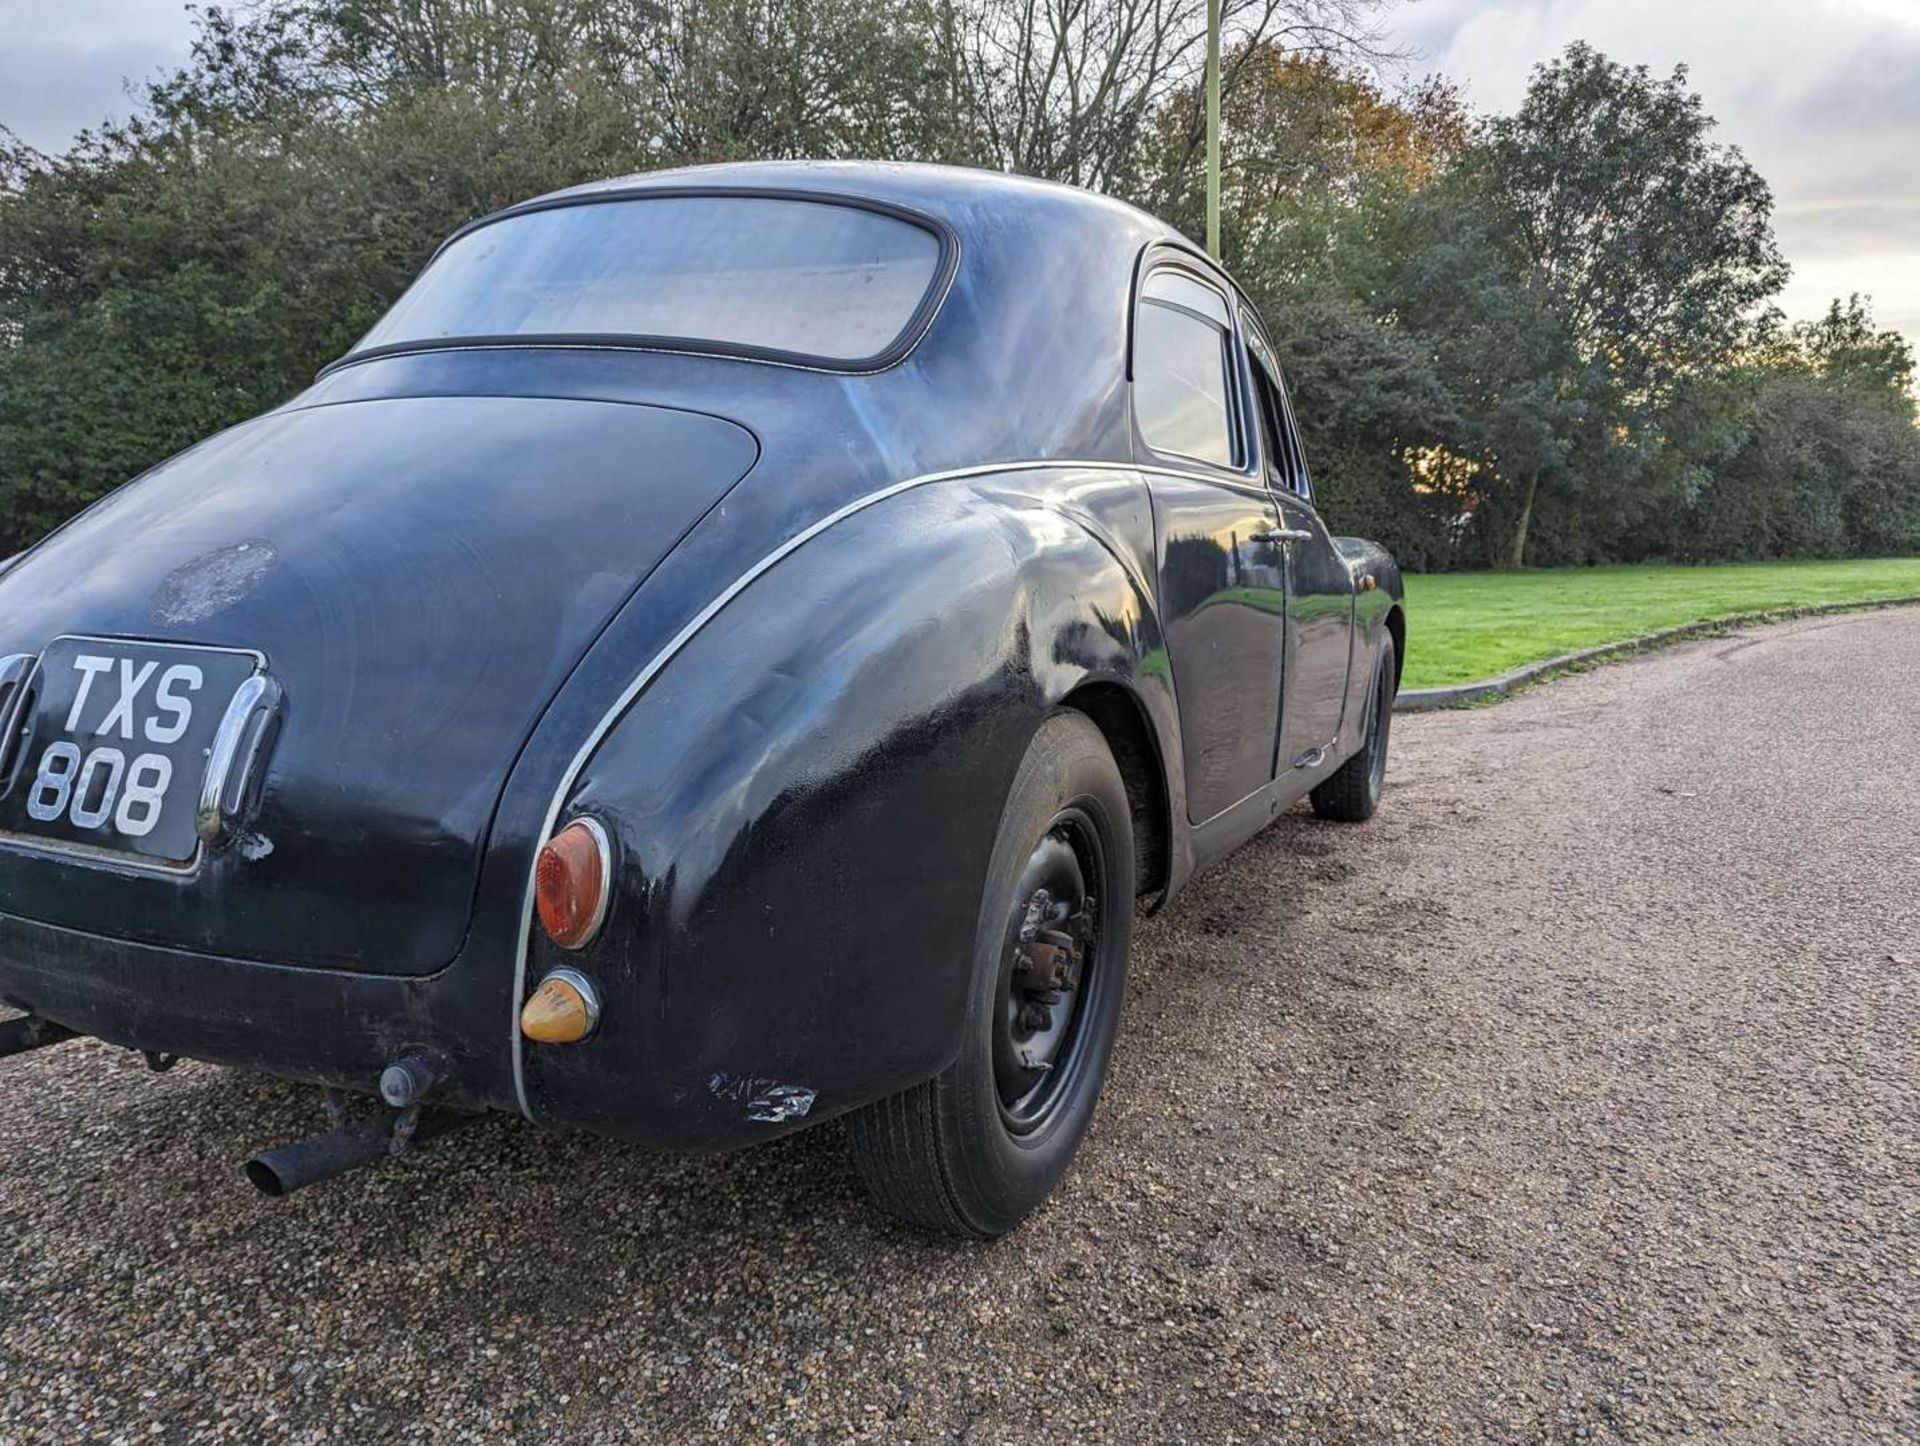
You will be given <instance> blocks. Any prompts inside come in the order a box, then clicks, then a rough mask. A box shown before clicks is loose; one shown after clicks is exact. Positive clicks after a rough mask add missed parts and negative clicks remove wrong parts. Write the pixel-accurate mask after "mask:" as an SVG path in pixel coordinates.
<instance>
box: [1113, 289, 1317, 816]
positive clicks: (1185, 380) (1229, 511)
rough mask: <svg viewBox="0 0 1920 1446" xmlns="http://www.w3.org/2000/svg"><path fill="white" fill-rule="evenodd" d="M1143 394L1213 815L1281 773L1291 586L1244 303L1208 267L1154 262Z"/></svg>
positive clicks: (1200, 775) (1170, 590)
mask: <svg viewBox="0 0 1920 1446" xmlns="http://www.w3.org/2000/svg"><path fill="white" fill-rule="evenodd" d="M1133 395H1134V418H1135V427H1136V433H1137V435H1136V445H1137V446H1138V447H1139V448H1140V450H1141V454H1142V457H1143V460H1144V461H1146V462H1148V463H1150V464H1151V466H1150V470H1148V471H1147V474H1146V480H1147V486H1148V491H1149V492H1150V493H1151V495H1152V497H1153V511H1154V533H1155V536H1156V538H1157V539H1158V550H1159V559H1158V560H1159V570H1160V597H1161V612H1162V620H1163V622H1164V624H1165V628H1166V635H1167V649H1168V653H1169V655H1170V661H1171V665H1172V672H1173V683H1174V691H1175V694H1176V695H1177V696H1178V698H1179V702H1180V732H1181V738H1182V744H1183V751H1184V754H1185V759H1184V763H1185V770H1186V783H1187V813H1188V817H1189V818H1190V820H1191V821H1192V822H1194V823H1203V822H1205V821H1206V820H1207V819H1209V818H1212V817H1213V816H1214V815H1215V814H1218V813H1220V812H1222V811H1223V810H1225V809H1227V808H1229V807H1231V806H1232V805H1233V804H1235V803H1238V802H1239V801H1240V800H1241V799H1243V798H1245V797H1247V796H1248V795H1249V794H1251V793H1254V792H1257V791H1258V790H1259V789H1261V788H1263V787H1265V786H1266V784H1267V783H1268V782H1269V781H1270V780H1271V779H1272V777H1273V757H1274V745H1275V740H1276V738H1277V736H1278V733H1279V726H1280V703H1281V684H1282V682H1283V679H1284V671H1283V670H1284V667H1285V662H1286V608H1287V594H1286V572H1285V553H1284V550H1283V546H1282V544H1280V543H1279V542H1278V541H1277V539H1276V537H1275V533H1276V531H1277V530H1278V528H1279V525H1280V513H1279V509H1278V507H1277V505H1276V503H1275V499H1274V497H1273V495H1272V494H1271V493H1270V492H1269V491H1268V490H1267V488H1266V486H1265V485H1264V483H1263V482H1262V481H1261V478H1260V474H1259V471H1258V461H1257V455H1256V451H1255V448H1254V446H1253V442H1252V437H1251V428H1250V425H1249V420H1248V419H1249V413H1248V410H1247V407H1246V398H1245V368H1244V362H1243V356H1242V352H1241V348H1240V342H1239V340H1238V337H1237V336H1236V334H1235V327H1234V322H1233V311H1232V308H1231V306H1230V304H1229V303H1228V300H1227V294H1226V292H1225V291H1224V290H1223V289H1222V288H1221V287H1220V286H1219V285H1217V284H1216V283H1215V281H1214V280H1213V279H1212V278H1211V277H1209V276H1207V275H1206V274H1204V273H1203V272H1202V271H1200V270H1199V268H1198V267H1197V266H1190V265H1187V264H1185V263H1184V262H1174V263H1163V264H1159V265H1155V266H1152V267H1151V268H1150V269H1149V270H1148V272H1147V274H1146V277H1145V280H1144V281H1143V282H1142V284H1141V290H1140V300H1139V305H1138V307H1137V308H1136V310H1135V314H1134V353H1133Z"/></svg>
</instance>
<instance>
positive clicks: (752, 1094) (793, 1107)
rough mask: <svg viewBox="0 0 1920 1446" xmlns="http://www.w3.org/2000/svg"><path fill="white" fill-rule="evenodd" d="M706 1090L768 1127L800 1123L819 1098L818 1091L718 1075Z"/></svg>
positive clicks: (754, 1078)
mask: <svg viewBox="0 0 1920 1446" xmlns="http://www.w3.org/2000/svg"><path fill="white" fill-rule="evenodd" d="M707 1089H708V1090H709V1091H710V1092H711V1093H712V1095H713V1097H714V1098H715V1099H719V1100H727V1101H729V1102H731V1103H733V1104H738V1105H742V1106H744V1107H745V1109H746V1114H747V1118H748V1119H750V1120H754V1121H757V1122H758V1123H760V1124H767V1125H777V1124H779V1123H780V1122H781V1121H782V1120H797V1119H801V1118H802V1117H804V1116H805V1115H806V1113H807V1111H809V1110H811V1109H812V1108H813V1102H814V1100H815V1099H817V1098H818V1097H819V1091H818V1090H810V1089H808V1088H807V1087H806V1086H805V1085H796V1084H782V1083H780V1081H778V1080H773V1079H764V1078H761V1077H760V1076H758V1075H745V1074H716V1075H715V1076H713V1078H712V1079H710V1080H708V1081H707Z"/></svg>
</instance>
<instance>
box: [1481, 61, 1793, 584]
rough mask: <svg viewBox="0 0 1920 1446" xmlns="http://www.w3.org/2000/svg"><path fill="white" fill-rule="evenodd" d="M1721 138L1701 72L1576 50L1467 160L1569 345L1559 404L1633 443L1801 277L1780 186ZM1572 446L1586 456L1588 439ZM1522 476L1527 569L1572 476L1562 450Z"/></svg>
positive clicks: (1521, 536) (1551, 382) (1516, 556)
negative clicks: (1558, 489)
mask: <svg viewBox="0 0 1920 1446" xmlns="http://www.w3.org/2000/svg"><path fill="white" fill-rule="evenodd" d="M1712 130H1713V120H1712V118H1711V117H1710V116H1709V115H1708V114H1707V113H1706V111H1705V109H1704V107H1703V106H1702V103H1701V100H1700V97H1699V96H1698V95H1696V94H1695V93H1693V92H1692V91H1691V90H1689V89H1688V88H1687V72H1686V69H1685V67H1679V68H1677V69H1675V70H1674V72H1673V73H1672V75H1671V76H1669V77H1668V78H1666V79H1665V80H1659V79H1655V78H1654V76H1653V75H1652V74H1651V73H1650V72H1649V71H1648V70H1647V68H1646V67H1645V66H1635V67H1627V66H1623V65H1619V64H1616V63H1615V62H1613V61H1610V60H1608V59H1607V58H1606V57H1605V56H1603V55H1601V54H1599V53H1598V52H1597V51H1595V50H1593V49H1592V48H1591V47H1590V46H1587V45H1583V44H1575V45H1572V46H1569V47H1568V49H1567V50H1566V52H1565V53H1564V54H1563V55H1561V56H1560V57H1559V58H1558V59H1556V60H1554V61H1552V62H1549V63H1548V64H1546V65H1543V66H1541V67H1540V68H1538V69H1537V70H1536V71H1535V72H1534V76H1533V80H1532V83H1531V84H1530V85H1529V86H1528V89H1527V94H1526V98H1525V99H1524V100H1523V101H1522V102H1521V105H1520V107H1519V109H1518V110H1517V111H1516V112H1515V113H1514V114H1513V115H1511V116H1500V117H1495V118H1493V119H1491V120H1489V121H1488V122H1487V123H1486V125H1485V127H1484V129H1483V132H1482V134H1481V136H1480V137H1479V138H1478V139H1477V141H1476V143H1475V144H1474V145H1473V146H1472V147H1470V148H1469V149H1468V152H1467V154H1466V157H1465V163H1466V165H1467V166H1468V167H1469V168H1471V170H1473V171H1474V172H1476V173H1477V174H1478V176H1479V178H1480V181H1481V185H1482V188H1483V191H1484V194H1485V195H1486V197H1487V198H1488V201H1489V203H1490V204H1491V205H1492V207H1493V208H1494V209H1493V216H1494V220H1495V221H1496V224H1497V226H1498V231H1499V239H1500V241H1501V243H1502V247H1503V250H1504V251H1505V252H1506V254H1507V255H1508V256H1509V257H1510V258H1511V260H1512V263H1513V264H1514V265H1515V266H1516V268H1518V269H1519V270H1520V271H1521V272H1522V273H1523V274H1524V275H1525V277H1526V279H1527V282H1528V284H1529V285H1530V286H1532V287H1534V288H1537V290H1538V292H1539V293H1540V295H1541V297H1542V299H1543V306H1544V309H1545V310H1546V311H1547V312H1548V313H1550V314H1551V316H1552V317H1553V320H1554V323H1555V325H1556V327H1557V329H1558V330H1559V331H1560V333H1561V334H1562V335H1563V336H1564V337H1565V338H1566V340H1567V343H1568V348H1569V350H1568V354H1567V356H1566V358H1565V359H1564V360H1563V361H1562V362H1561V363H1560V364H1559V365H1557V366H1556V367H1555V368H1554V369H1553V371H1552V373H1551V374H1549V375H1546V376H1543V377H1542V378H1540V381H1541V382H1542V383H1544V384H1546V385H1548V386H1549V387H1550V388H1551V391H1552V394H1553V399H1554V401H1555V403H1556V404H1560V405H1570V404H1572V403H1574V402H1576V401H1579V402H1581V403H1583V404H1584V411H1585V413H1586V415H1588V416H1603V415H1604V416H1606V417H1608V418H1609V419H1610V420H1612V421H1614V422H1615V423H1616V424H1617V425H1618V426H1619V427H1622V428H1624V429H1626V431H1627V433H1628V434H1629V436H1631V435H1633V434H1635V433H1637V432H1639V431H1641V430H1643V429H1646V428H1649V427H1657V425H1658V419H1659V415H1660V409H1661V407H1662V405H1663V404H1664V403H1665V402H1666V401H1667V400H1668V398H1669V397H1670V396H1671V392H1672V388H1673V386H1674V384H1675V383H1676V382H1677V381H1678V380H1679V379H1680V378H1682V377H1684V376H1687V375H1689V374H1691V373H1695V372H1699V371H1701V370H1703V369H1707V368H1711V367H1714V366H1716V365H1719V364H1721V363H1723V362H1725V361H1726V360H1728V359H1729V358H1730V357H1731V356H1733V355H1734V353H1735V352H1736V351H1737V350H1738V349H1739V348H1740V347H1741V346H1742V344H1743V343H1745V342H1746V341H1747V340H1749V338H1750V337H1751V336H1752V332H1753V322H1754V315H1755V312H1756V310H1757V308H1758V307H1759V306H1760V305H1761V303H1763V302H1764V301H1766V299H1767V298H1768V297H1770V296H1772V295H1774V294H1775V293H1776V292H1778V291H1779V289H1780V288H1781V286H1782V285H1784V284H1785V281H1786V265H1785V263H1784V262H1783V261H1782V260H1781V258H1780V253H1779V248H1778V247H1777V246H1776V245H1775V243H1774V239H1773V231H1772V219H1771V218H1772V205H1773V203H1772V196H1771V193H1770V192H1769V190H1768V188H1767V184H1766V182H1765V181H1764V180H1762V179H1761V178H1760V176H1759V174H1758V173H1757V172H1755V171H1754V169H1753V168H1752V167H1751V166H1750V165H1748V164H1747V161H1746V159H1745V158H1744V157H1743V156H1742V155H1741V154H1740V152H1739V151H1738V150H1737V149H1734V148H1732V147H1729V146H1723V145H1720V144H1718V143H1716V142H1715V141H1713V140H1712V138H1711V133H1712ZM1560 440H1561V441H1563V442H1566V443H1568V445H1567V446H1566V447H1565V448H1564V449H1563V455H1564V457H1566V458H1571V457H1572V456H1573V455H1574V448H1573V447H1572V445H1571V443H1572V441H1573V438H1571V437H1570V436H1568V435H1567V434H1566V433H1564V432H1562V433H1561V436H1560ZM1520 466H1521V467H1522V468H1523V475H1524V476H1525V478H1526V482H1525V489H1524V496H1523V500H1522V502H1521V505H1520V508H1519V512H1518V515H1517V517H1516V519H1515V521H1514V524H1513V532H1512V538H1511V544H1510V549H1509V552H1508V556H1507V561H1508V562H1509V563H1510V564H1511V565H1512V566H1515V567H1518V566H1520V565H1521V564H1522V562H1523V561H1524V560H1525V556H1526V548H1527V535H1528V531H1529V528H1530V526H1531V524H1532V520H1533V516H1534V510H1535V507H1536V505H1537V503H1538V501H1539V497H1540V495H1541V490H1542V488H1543V486H1548V487H1550V486H1552V485H1554V484H1555V483H1557V482H1561V481H1563V480H1564V479H1565V477H1566V467H1565V465H1564V463H1563V462H1557V461H1556V460H1555V459H1554V458H1553V457H1552V456H1550V455H1545V454H1536V455H1535V456H1534V457H1533V458H1531V459H1530V460H1528V461H1527V462H1525V463H1522V464H1520Z"/></svg>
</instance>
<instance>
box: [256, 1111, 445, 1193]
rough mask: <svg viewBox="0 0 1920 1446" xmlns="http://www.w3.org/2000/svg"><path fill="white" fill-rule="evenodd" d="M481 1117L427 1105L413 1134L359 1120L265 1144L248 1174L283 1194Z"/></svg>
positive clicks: (376, 1121)
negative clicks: (310, 1135) (269, 1146)
mask: <svg viewBox="0 0 1920 1446" xmlns="http://www.w3.org/2000/svg"><path fill="white" fill-rule="evenodd" d="M479 1118H480V1116H478V1115H465V1114H456V1113H455V1112H454V1111H452V1110H435V1111H432V1112H430V1113H429V1112H424V1111H423V1112H422V1113H421V1114H420V1117H419V1119H418V1121H417V1122H416V1123H415V1124H414V1126H413V1129H412V1132H411V1135H410V1136H397V1135H396V1133H395V1129H394V1126H393V1124H392V1123H391V1122H390V1121H389V1120H387V1119H385V1118H382V1117H378V1116H376V1117H374V1118H371V1119H364V1120H355V1121H354V1122H352V1123H351V1124H346V1125H342V1126H340V1128H339V1129H337V1130H328V1131H327V1133H326V1134H324V1135H315V1136H313V1138H311V1139H307V1140H295V1141H294V1142H293V1143H292V1144H290V1145H280V1146H278V1147H277V1148H275V1149H271V1150H262V1151H261V1152H260V1153H259V1154H257V1155H255V1156H254V1157H253V1158H252V1159H251V1160H249V1161H247V1165H246V1170H247V1178H248V1179H249V1180H251V1181H253V1183H254V1186H255V1188H257V1189H258V1190H259V1191H260V1193H261V1194H263V1195H271V1196H273V1197H274V1198H275V1199H279V1198H280V1197H281V1196H283V1195H291V1194H292V1193H293V1192H294V1191H295V1190H303V1189H305V1188H306V1187H307V1186H309V1185H317V1184H319V1183H320V1182H321V1181H322V1180H331V1179H333V1178H334V1176H336V1175H344V1174H346V1173H347V1171H349V1170H358V1169H360V1168H361V1167H362V1166H365V1165H377V1164H378V1163H379V1162H380V1161H382V1160H384V1159H386V1158H387V1156H388V1155H393V1154H398V1153H400V1151H401V1150H403V1149H405V1148H406V1147H407V1145H408V1144H416V1145H417V1144H424V1143H425V1142H426V1141H428V1140H431V1139H432V1138H434V1136H436V1135H444V1134H446V1133H447V1132H448V1131H449V1130H457V1129H459V1128H460V1127H461V1126H462V1125H469V1124H472V1123H473V1122H474V1121H475V1120H477V1119H479Z"/></svg>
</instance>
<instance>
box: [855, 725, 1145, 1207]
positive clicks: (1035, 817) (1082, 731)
mask: <svg viewBox="0 0 1920 1446" xmlns="http://www.w3.org/2000/svg"><path fill="white" fill-rule="evenodd" d="M1133 892H1134V856H1133V823H1132V815H1131V814H1130V812H1129V810H1128V806H1127V792H1126V786H1125V784H1123V783H1122V782H1121V779H1120V770H1119V768H1118V767H1116V766H1115V764H1114V761H1113V754H1112V753H1111V751H1109V749H1108V748H1107V745H1106V740H1105V739H1104V738H1103V737H1102V736H1101V734H1100V730H1099V729H1098V728H1096V727H1095V726H1094V725H1093V724H1092V723H1091V722H1090V721H1089V720H1088V719H1087V718H1086V717H1085V716H1083V715H1082V714H1079V713H1073V712H1061V713H1056V714H1055V715H1053V716H1052V717H1050V718H1049V719H1047V721H1046V722H1045V723H1044V724H1042V725H1041V728H1040V731H1039V733H1038V734H1037V735H1036V736H1035V737H1034V740H1033V743H1032V745H1031V746H1030V747H1029V748H1028V750H1027V755H1026V758H1025V759H1024V760H1023V761H1022V762H1021V765H1020V769H1019V772H1018V774H1017V775H1016V776H1015V778H1014V783H1013V789H1012V791H1011V792H1010V794H1009V795H1008V798H1007V804H1006V807H1005V809H1004V810H1003V812H1002V814H1001V818H1000V830H999V834H998V836H997V837H996V839H995V841H994V847H993V854H992V860H991V863H990V865H989V869H988V877H987V884H986V891H985V899H984V902H983V905H982V909H981V917H980V926H979V932H978V935H977V937H976V941H975V947H974V963H973V971H974V977H973V985H972V989H971V992H970V995H969V999H968V1005H967V1018H966V1025H965V1034H964V1037H963V1040H962V1043H961V1047H960V1056H959V1058H958V1059H956V1060H955V1061H954V1063H953V1064H952V1065H951V1066H950V1067H949V1068H948V1069H947V1070H946V1072H945V1073H943V1074H941V1075H939V1076H937V1077H936V1078H934V1079H932V1080H929V1081H928V1082H927V1083H925V1084H922V1085H916V1086H915V1087H914V1088H912V1089H910V1090H907V1091H906V1092H905V1093H903V1094H899V1095H895V1096H894V1097H893V1098H891V1099H886V1100H882V1101H880V1102H879V1103H877V1104H874V1105H869V1106H868V1107H867V1108H866V1109H864V1110H862V1111H860V1112H859V1113H857V1114H856V1115H855V1116H854V1118H853V1127H852V1139H853V1152H854V1161H855V1164H856V1165H857V1167H858V1168H859V1171H860V1177H861V1179H862V1180H863V1181H864V1182H865V1184H866V1187H867V1189H868V1191H869V1192H870V1193H871V1194H872V1196H873V1198H874V1201H875V1203H877V1204H878V1205H880V1206H881V1208H883V1209H885V1210H888V1211H890V1212H891V1213H893V1214H895V1215H898V1216H899V1217H900V1218H902V1219H903V1220H907V1221H909V1222H911V1223H913V1224H915V1225H921V1226H925V1227H926V1228H928V1229H932V1230H939V1231H944V1232H946V1233H948V1234H953V1235H963V1236H972V1237H976V1238H980V1237H988V1236H994V1235H1002V1234H1005V1233H1006V1232H1007V1231H1009V1230H1011V1229H1013V1227H1014V1226H1016V1225H1018V1224H1019V1223H1020V1222H1021V1221H1022V1220H1023V1219H1025V1218H1026V1216H1027V1215H1028V1214H1029V1213H1030V1212H1031V1211H1032V1210H1033V1209H1034V1207H1035V1206H1037V1205H1039V1204H1040V1202H1041V1201H1042V1200H1044V1199H1046V1197H1047V1195H1048V1194H1049V1193H1050V1192H1051V1191H1052V1189H1053V1187H1054V1185H1055V1184H1056V1183H1058V1181H1059V1179H1060V1177H1061V1175H1062V1174H1064V1173H1065V1171H1066V1168H1067V1165H1068V1163H1069V1162H1070V1161H1071V1160H1072V1158H1073V1154H1074V1151H1075V1149H1076V1148H1077V1147H1078V1146H1079V1143H1080V1137H1081V1136H1082V1135H1083V1134H1085V1133H1086V1128H1087V1123H1088V1121H1089V1120H1090V1119H1091V1118H1092V1116H1093V1107H1094V1102H1095V1100H1096V1099H1097V1098H1098V1097H1099V1093H1100V1084H1101V1081H1102V1080H1103V1079H1104V1078H1105V1077H1106V1072H1107V1060H1108V1057H1109V1056H1110V1055H1111V1053H1112V1050H1113V1038H1114V1033H1115V1031H1116V1028H1117V1026H1118V1023H1119V1017H1120V1001H1121V996H1122V994H1123V993H1124V992H1125V987H1126V975H1127V952H1128V948H1129V946H1130V944H1131V941H1132V934H1133Z"/></svg>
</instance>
